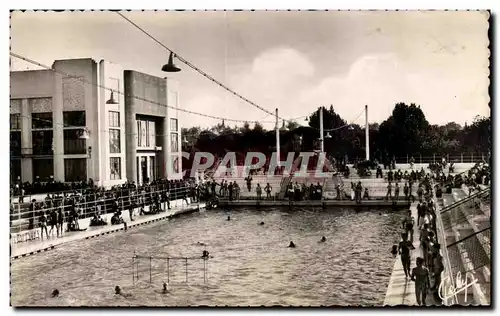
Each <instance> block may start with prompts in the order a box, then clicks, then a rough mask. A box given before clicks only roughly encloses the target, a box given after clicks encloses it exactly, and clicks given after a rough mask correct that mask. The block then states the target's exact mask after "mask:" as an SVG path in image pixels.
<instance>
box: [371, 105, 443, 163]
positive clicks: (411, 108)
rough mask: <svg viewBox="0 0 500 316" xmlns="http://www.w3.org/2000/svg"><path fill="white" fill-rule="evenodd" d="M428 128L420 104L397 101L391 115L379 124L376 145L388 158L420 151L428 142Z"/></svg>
mask: <svg viewBox="0 0 500 316" xmlns="http://www.w3.org/2000/svg"><path fill="white" fill-rule="evenodd" d="M428 129H429V122H427V119H426V118H425V115H424V113H423V112H422V109H420V106H417V105H415V104H413V103H412V104H410V105H407V104H405V103H402V102H401V103H397V104H396V106H395V107H394V110H393V111H392V115H391V116H390V117H389V118H388V119H387V120H385V121H384V122H383V123H382V124H380V128H379V133H380V134H379V143H378V147H379V148H380V149H381V150H382V151H383V152H384V153H385V154H386V155H388V157H385V158H389V159H390V158H391V157H392V156H396V157H406V155H413V154H416V153H421V151H422V149H424V147H426V146H424V144H426V142H427V143H429V138H428V136H429V135H428ZM434 136H436V135H434ZM427 147H428V148H427V149H429V146H427Z"/></svg>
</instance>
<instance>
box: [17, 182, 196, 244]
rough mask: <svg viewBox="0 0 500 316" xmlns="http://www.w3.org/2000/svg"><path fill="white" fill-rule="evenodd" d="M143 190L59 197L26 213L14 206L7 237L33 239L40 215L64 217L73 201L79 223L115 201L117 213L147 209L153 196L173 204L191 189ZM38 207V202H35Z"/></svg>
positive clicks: (24, 207) (103, 211) (109, 209)
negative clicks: (134, 207) (54, 213)
mask: <svg viewBox="0 0 500 316" xmlns="http://www.w3.org/2000/svg"><path fill="white" fill-rule="evenodd" d="M147 189H148V190H144V189H141V188H139V189H122V190H116V191H107V192H105V194H102V193H101V194H99V193H95V192H94V193H88V194H85V195H83V196H77V197H64V196H62V197H59V198H58V199H54V200H55V203H56V205H55V206H52V207H43V208H39V209H37V208H34V209H33V210H30V204H31V203H24V204H17V205H16V206H17V207H14V209H13V210H12V209H11V213H10V231H11V233H20V232H23V231H24V232H25V234H24V235H26V236H25V237H23V238H21V237H16V238H21V239H27V240H29V239H34V237H33V236H31V235H36V233H32V232H31V231H32V230H36V229H37V228H38V227H39V220H40V218H41V216H42V215H41V212H44V213H45V214H48V213H50V212H51V211H52V210H56V211H57V210H58V209H61V208H62V210H63V212H64V213H66V212H67V211H68V210H69V209H70V208H71V207H73V205H71V204H70V203H71V201H72V200H73V201H74V207H75V208H77V209H80V210H81V212H80V213H79V219H83V218H89V217H92V216H94V214H95V213H96V211H95V209H96V207H100V209H101V210H100V214H108V213H111V212H112V210H113V203H114V202H115V200H117V201H118V205H119V206H120V208H121V209H126V208H128V207H129V206H131V205H132V204H133V203H136V204H137V205H138V204H144V205H150V204H152V198H153V197H152V195H153V194H162V193H164V192H167V191H168V193H169V200H171V201H173V200H177V199H181V198H184V197H186V196H189V195H190V191H191V187H189V186H183V187H180V188H177V187H172V188H169V189H166V188H165V187H164V186H161V185H158V186H151V187H148V188H147ZM37 203H38V202H37ZM47 224H48V225H49V224H50V219H48V221H47Z"/></svg>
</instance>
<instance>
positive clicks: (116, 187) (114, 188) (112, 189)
mask: <svg viewBox="0 0 500 316" xmlns="http://www.w3.org/2000/svg"><path fill="white" fill-rule="evenodd" d="M124 184H125V183H124ZM171 184H173V185H175V182H173V183H171ZM122 185H123V184H116V185H113V186H111V187H110V188H109V189H105V190H104V192H117V191H122V190H124V189H131V188H128V187H125V188H124V187H122ZM159 185H167V182H164V183H157V184H152V185H136V189H137V188H150V187H155V186H159ZM102 188H103V186H95V185H94V186H93V187H85V188H76V189H68V190H61V191H52V192H40V193H30V194H25V195H16V196H12V198H14V199H19V198H30V197H32V196H35V195H44V196H47V195H49V194H50V195H64V194H65V193H69V194H71V193H81V192H82V191H87V190H93V189H99V190H100V189H102ZM100 192H102V191H100Z"/></svg>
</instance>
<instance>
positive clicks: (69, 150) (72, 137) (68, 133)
mask: <svg viewBox="0 0 500 316" xmlns="http://www.w3.org/2000/svg"><path fill="white" fill-rule="evenodd" d="M82 132H83V130H81V129H67V130H65V131H64V154H65V155H84V154H86V153H87V148H86V147H87V146H86V145H87V142H86V140H85V139H80V135H81V134H82Z"/></svg>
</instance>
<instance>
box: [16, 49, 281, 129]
mask: <svg viewBox="0 0 500 316" xmlns="http://www.w3.org/2000/svg"><path fill="white" fill-rule="evenodd" d="M10 55H11V56H12V57H15V58H18V59H21V60H24V61H26V62H28V63H31V64H33V65H37V66H39V67H42V68H45V69H47V70H51V71H53V72H55V73H58V74H60V75H63V76H66V77H71V78H74V79H76V80H79V81H81V82H83V83H86V84H90V85H93V86H96V87H99V88H102V89H104V90H108V91H111V92H113V93H117V94H119V95H123V96H125V97H130V98H133V99H136V100H140V101H144V102H147V103H151V104H155V105H158V106H162V107H166V108H169V109H172V110H176V111H180V112H184V113H188V114H193V115H198V116H202V117H206V118H211V119H215V120H225V121H228V122H237V123H245V122H249V123H259V124H260V123H274V122H260V121H256V120H255V121H249V120H239V119H232V118H226V117H221V116H215V115H209V114H204V113H199V112H195V111H191V110H186V109H182V108H177V107H174V106H171V105H168V104H163V103H160V102H156V101H152V100H148V99H145V98H142V97H139V96H135V95H127V94H125V93H123V92H121V91H119V90H115V89H112V88H108V87H106V86H104V85H101V84H98V83H94V82H92V81H90V80H86V79H85V78H81V77H79V76H75V75H72V74H68V73H65V72H63V71H60V70H56V69H54V68H52V67H49V66H47V65H44V64H41V63H39V62H37V61H35V60H31V59H29V58H27V57H24V56H22V55H19V54H17V53H14V52H10Z"/></svg>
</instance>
